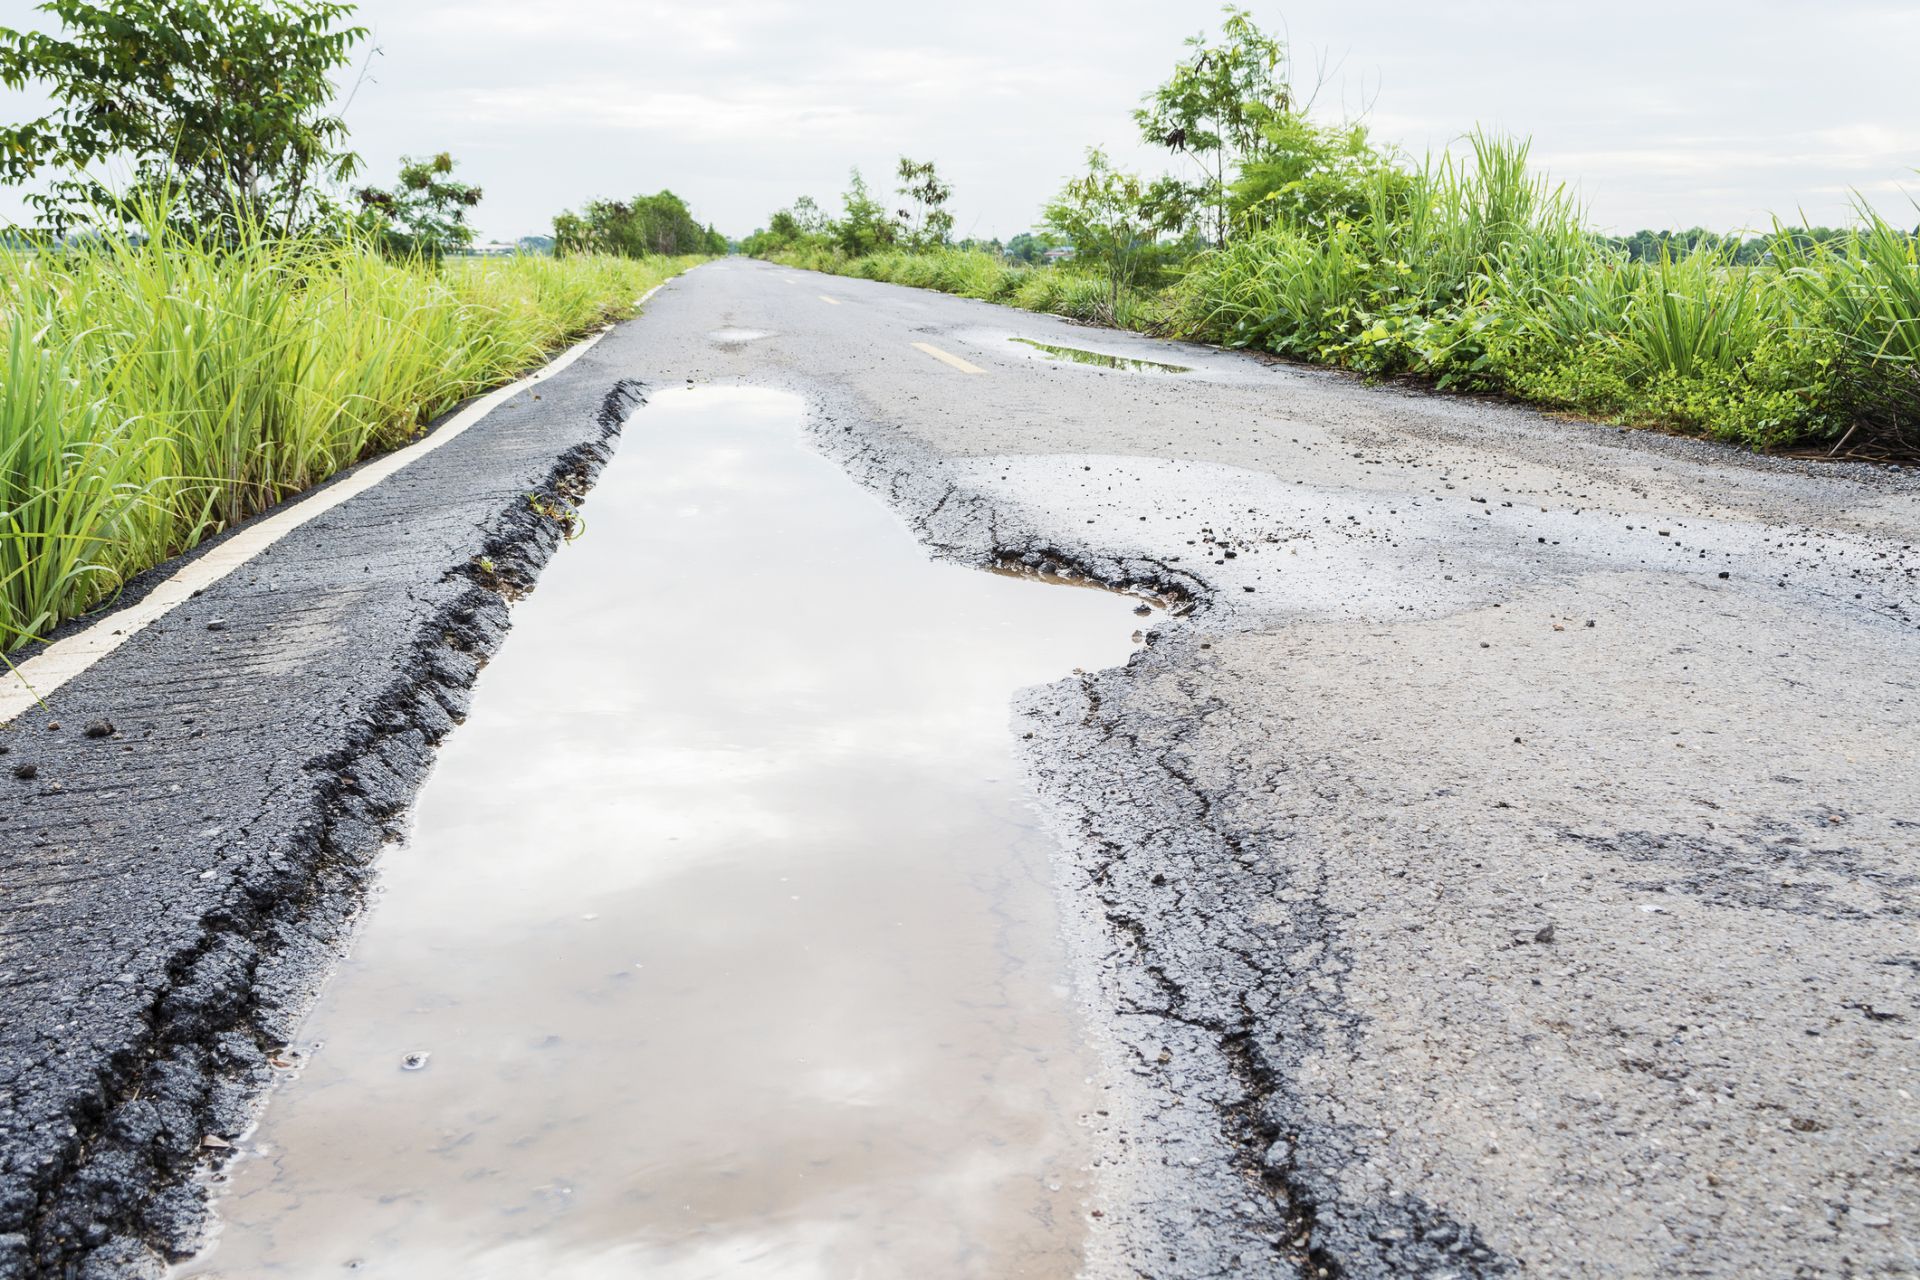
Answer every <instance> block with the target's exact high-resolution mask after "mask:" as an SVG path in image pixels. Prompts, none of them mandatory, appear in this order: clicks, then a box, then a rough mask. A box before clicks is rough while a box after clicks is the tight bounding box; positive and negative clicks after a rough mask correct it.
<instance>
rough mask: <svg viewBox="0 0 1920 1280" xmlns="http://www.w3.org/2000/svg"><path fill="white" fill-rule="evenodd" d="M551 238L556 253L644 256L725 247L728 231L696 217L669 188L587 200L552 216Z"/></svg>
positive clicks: (713, 251)
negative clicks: (724, 232) (575, 209)
mask: <svg viewBox="0 0 1920 1280" xmlns="http://www.w3.org/2000/svg"><path fill="white" fill-rule="evenodd" d="M553 238H554V252H556V253H559V254H569V253H610V254H616V255H618V256H621V257H627V258H644V257H648V256H650V255H653V254H668V255H673V254H683V253H725V252H726V251H727V248H726V246H727V242H726V237H724V236H722V235H720V233H719V232H717V231H714V230H713V229H712V228H711V227H702V226H701V225H700V224H699V223H698V222H695V221H694V220H693V213H692V212H691V211H690V210H689V209H688V208H687V205H686V202H685V201H684V200H682V199H681V198H680V197H679V196H677V195H675V194H673V192H671V191H662V192H659V193H657V194H655V195H650V196H635V197H634V198H633V199H631V200H591V201H589V202H588V203H587V204H586V206H585V207H584V208H583V209H582V211H581V212H579V213H572V212H568V213H563V214H560V215H559V216H558V217H556V218H554V220H553ZM716 243H717V244H718V246H719V247H718V248H717V249H716V248H715V247H714V246H715V244H716Z"/></svg>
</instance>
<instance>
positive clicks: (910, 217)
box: [899, 156, 953, 249]
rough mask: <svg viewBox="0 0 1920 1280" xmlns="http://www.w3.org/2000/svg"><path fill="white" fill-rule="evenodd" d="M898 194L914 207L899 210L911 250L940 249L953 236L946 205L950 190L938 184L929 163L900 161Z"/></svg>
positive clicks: (938, 178)
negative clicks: (937, 246) (938, 246)
mask: <svg viewBox="0 0 1920 1280" xmlns="http://www.w3.org/2000/svg"><path fill="white" fill-rule="evenodd" d="M899 175H900V194H901V195H903V196H905V197H907V199H909V200H911V201H912V202H913V203H912V205H911V206H910V207H908V208H905V209H902V210H900V224H901V226H902V228H903V230H904V232H905V235H906V240H907V244H908V246H909V247H910V248H914V249H926V248H931V247H933V246H935V245H943V244H945V243H946V242H947V239H948V237H950V236H951V235H952V234H953V215H952V214H951V213H949V212H947V208H946V204H947V200H948V198H949V197H951V196H952V195H953V188H952V187H951V186H949V185H948V184H947V183H945V182H943V181H941V179H940V175H939V173H937V172H936V171H935V170H934V167H933V161H931V160H925V161H920V160H909V159H907V157H905V156H901V157H900V169H899Z"/></svg>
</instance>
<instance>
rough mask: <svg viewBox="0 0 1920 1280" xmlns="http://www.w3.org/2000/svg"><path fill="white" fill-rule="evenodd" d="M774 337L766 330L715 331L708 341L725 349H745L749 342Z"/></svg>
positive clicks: (710, 334) (708, 336) (709, 335)
mask: <svg viewBox="0 0 1920 1280" xmlns="http://www.w3.org/2000/svg"><path fill="white" fill-rule="evenodd" d="M772 336H773V334H771V333H769V332H768V331H767V330H765V329H715V330H714V331H713V332H712V333H709V334H708V335H707V339H708V341H710V342H713V343H716V344H718V345H720V346H723V347H744V346H745V345H747V343H749V342H758V341H760V339H762V338H771V337H772Z"/></svg>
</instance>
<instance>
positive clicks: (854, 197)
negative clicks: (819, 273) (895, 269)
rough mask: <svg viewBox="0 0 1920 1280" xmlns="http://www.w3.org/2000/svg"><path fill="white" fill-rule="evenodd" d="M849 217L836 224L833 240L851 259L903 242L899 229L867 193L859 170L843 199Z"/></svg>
mask: <svg viewBox="0 0 1920 1280" xmlns="http://www.w3.org/2000/svg"><path fill="white" fill-rule="evenodd" d="M840 204H841V207H842V208H843V209H845V210H846V216H845V217H844V218H842V219H840V221H838V222H836V223H834V224H833V238H834V241H835V242H836V243H837V244H838V245H839V247H840V250H841V251H842V252H843V253H845V254H846V255H847V256H848V257H850V258H858V257H860V256H861V255H863V254H868V253H872V252H874V251H875V250H876V249H882V248H885V247H886V246H888V245H890V244H892V243H893V242H894V241H895V240H896V239H898V238H899V230H900V229H899V228H898V227H897V226H895V225H894V222H893V219H891V218H889V217H888V216H887V211H886V209H884V208H883V207H881V204H880V202H879V201H878V200H875V199H874V198H873V196H872V195H871V194H870V193H869V192H868V191H867V180H866V179H865V178H863V177H861V176H860V171H859V170H858V169H855V170H854V171H853V174H852V176H851V177H850V178H849V179H848V182H847V190H846V192H845V194H843V195H842V196H841V197H840Z"/></svg>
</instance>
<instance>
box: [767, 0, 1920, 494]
mask: <svg viewBox="0 0 1920 1280" xmlns="http://www.w3.org/2000/svg"><path fill="white" fill-rule="evenodd" d="M1311 105H1312V104H1311V101H1310V100H1307V99H1303V98H1302V97H1301V96H1300V95H1298V94H1297V93H1296V91H1295V89H1294V86H1293V85H1292V83H1291V81H1290V79H1289V76H1288V63H1287V56H1286V48H1285V46H1284V45H1283V44H1282V43H1281V42H1280V41H1278V40H1276V39H1274V38H1272V37H1270V36H1268V35H1267V34H1266V33H1264V32H1262V31H1261V30H1260V29H1259V28H1258V27H1257V26H1256V25H1255V24H1254V23H1253V21H1252V19H1251V18H1250V17H1249V16H1248V15H1247V14H1246V13H1244V12H1242V11H1240V10H1237V9H1232V8H1229V9H1228V10H1227V11H1226V19H1225V22H1224V24H1223V27H1222V30H1221V32H1220V33H1219V35H1218V37H1217V38H1209V37H1196V38H1194V39H1193V40H1192V41H1189V43H1188V48H1187V51H1186V55H1185V56H1184V57H1183V58H1182V59H1181V60H1180V62H1179V63H1178V65H1177V66H1176V67H1175V69H1174V72H1173V74H1172V75H1171V76H1170V77H1169V79H1168V80H1167V81H1166V82H1165V83H1164V84H1162V85H1160V86H1158V87H1157V88H1155V89H1154V90H1153V91H1152V92H1150V93H1149V94H1148V95H1147V96H1146V98H1145V99H1144V101H1143V105H1142V106H1141V107H1140V109H1139V110H1138V111H1137V112H1136V113H1135V119H1136V122H1137V123H1138V125H1139V127H1140V130H1141V134H1142V136H1143V138H1144V139H1146V140H1147V141H1148V142H1151V143H1153V144H1155V145H1157V146H1161V147H1164V148H1165V149H1166V150H1167V151H1168V152H1169V154H1170V155H1172V156H1175V157H1178V158H1179V159H1180V160H1181V161H1182V162H1183V164H1184V169H1185V173H1184V174H1182V175H1175V174H1169V175H1164V176H1160V177H1153V178H1148V177H1143V176H1140V175H1136V174H1130V173H1125V172H1122V171H1119V170H1117V169H1116V168H1115V167H1114V166H1113V165H1112V164H1111V163H1110V161H1109V160H1108V158H1107V157H1106V156H1105V155H1104V154H1103V153H1102V152H1100V151H1098V150H1094V151H1090V152H1089V153H1088V156H1087V164H1086V168H1085V169H1084V171H1083V172H1082V173H1080V174H1078V175H1076V176H1074V177H1073V178H1071V179H1069V180H1068V181H1067V183H1066V184H1065V186H1064V187H1063V188H1062V189H1061V191H1060V192H1059V194H1058V195H1057V196H1056V197H1055V198H1054V199H1053V200H1052V201H1050V202H1048V204H1047V205H1046V206H1045V209H1044V212H1043V214H1042V225H1043V228H1044V230H1043V231H1042V232H1041V234H1040V235H1038V236H1036V235H1033V234H1028V235H1027V236H1025V237H1024V241H1025V243H1022V244H1020V245H1019V249H1020V251H1019V252H1014V251H1012V250H1013V245H1012V244H1010V245H1009V246H1005V247H1003V246H1001V245H999V244H997V243H987V244H979V243H973V242H966V243H962V244H958V245H955V244H953V243H951V242H950V241H949V240H948V239H947V238H946V237H944V236H933V237H929V236H928V235H926V234H925V232H924V230H921V231H918V232H914V231H911V230H910V229H912V228H924V227H925V225H926V223H925V220H924V218H919V219H916V218H914V217H913V216H912V211H911V210H908V209H903V210H901V211H900V212H898V213H896V214H893V215H887V214H886V213H885V212H884V211H883V210H881V208H880V206H879V205H878V204H877V202H876V201H874V199H873V198H872V196H871V195H870V193H869V192H868V190H867V188H866V185H865V183H864V182H862V181H861V180H860V178H859V175H858V174H855V177H854V182H853V184H852V186H851V187H850V189H849V190H848V192H847V193H846V195H845V196H844V197H843V198H842V207H843V209H844V213H843V215H842V216H840V217H837V218H835V217H829V216H827V215H825V214H824V213H823V212H822V211H821V210H820V209H819V208H818V207H817V206H816V205H815V204H814V203H813V202H812V201H811V200H806V199H803V200H801V201H799V202H797V203H796V204H795V205H794V206H793V207H791V208H789V209H786V210H782V211H780V212H779V213H776V214H775V215H774V216H773V218H772V219H771V220H770V222H769V224H768V226H767V227H766V228H765V229H764V230H762V231H758V232H756V233H755V234H754V235H753V236H752V237H750V238H749V239H748V240H747V241H746V242H745V243H744V244H743V248H745V249H746V250H747V251H748V252H750V253H755V254H758V255H760V256H763V257H769V258H773V259H776V260H778V261H781V262H783V263H787V264H790V265H794V266H799V267H806V268H811V269H814V270H822V271H832V272H837V273H841V274H848V275H857V276H863V277H866V278H869V279H875V280H887V281H892V282H895V283H900V284H908V285H916V286H920V287H923V288H933V289H940V290H944V291H946V292H951V293H957V294H963V295H966V296H968V297H974V298H982V299H985V300H988V301H992V302H1002V303H1008V304H1011V305H1014V306H1019V307H1025V308H1027V309H1030V310H1035V311H1046V312H1052V313H1055V314H1059V315H1063V316H1067V317H1069V318H1072V319H1076V320H1081V321H1086V322H1089V323H1096V324H1108V325H1118V326H1120V327H1124V328H1130V329H1137V330H1141V331H1144V332H1149V333H1154V334H1159V335H1162V336H1168V337H1176V338H1188V339H1196V340H1200V341H1206V342H1215V343H1220V344H1223V345H1226V346H1230V347H1240V348H1248V349H1253V350H1260V351H1267V352H1272V353H1274V354H1277V355H1281V356H1286V357H1289V358H1292V359H1298V360H1304V361H1310V362H1313V363H1316V364H1325V365H1331V366H1335V367H1338V368H1344V369H1351V370H1354V371H1357V372H1360V373H1363V374H1367V375H1372V376H1379V377H1389V376H1412V377H1416V378H1421V379H1425V380H1428V381H1429V382H1431V383H1432V384H1434V385H1436V386H1438V387H1440V388H1444V389H1451V390H1462V391H1480V392H1493V393H1499V394H1504V395H1508V396H1513V397H1517V398H1520V399H1524V400H1527V401H1530V402H1533V403H1536V404H1539V405H1542V406H1545V407H1549V408H1553V409H1561V410H1567V411H1572V412H1576V413H1579V414H1583V415H1587V416H1592V417H1597V418H1602V419H1605V420H1609V421H1615V422H1620V423H1624V424H1630V425H1636V426H1651V427H1663V428H1667V429H1673V430H1679V431H1685V432H1691V433H1697V434H1702V435H1707V436H1711V437H1714V438H1717V439H1722V440H1728V441H1735V442H1739V443H1742V444H1745V445H1749V446H1752V447H1755V448H1787V447H1810V446H1820V447H1825V448H1829V449H1836V450H1837V449H1841V448H1844V449H1846V450H1848V451H1850V452H1857V453H1879V454H1898V455H1903V456H1913V455H1914V454H1916V453H1920V236H1917V234H1916V233H1915V232H1912V231H1909V230H1908V229H1906V228H1902V227H1898V226H1895V225H1894V224H1892V223H1890V222H1888V221H1887V220H1886V219H1885V218H1884V217H1883V216H1881V215H1880V214H1879V213H1877V212H1875V211H1874V210H1873V209H1872V208H1871V207H1869V206H1867V205H1866V204H1865V203H1864V202H1862V203H1860V204H1859V205H1858V206H1857V209H1856V214H1857V222H1856V225H1855V226H1853V227H1850V228H1845V229H1842V230H1838V231H1836V230H1833V229H1830V228H1815V227H1804V226H1801V227H1796V226H1788V225H1785V224H1782V225H1779V226H1776V227H1775V228H1774V229H1773V230H1772V231H1771V232H1769V233H1768V234H1765V235H1762V236H1757V237H1748V238H1745V239H1742V238H1740V237H1737V236H1718V235H1713V234H1711V233H1706V232H1701V231H1699V230H1697V229H1696V230H1695V231H1693V232H1686V233H1680V234H1678V235H1667V234H1665V233H1647V232H1642V233H1638V234H1637V235H1636V236H1634V237H1630V238H1627V239H1624V240H1618V239H1612V238H1609V237H1607V236H1604V235H1601V234H1598V233H1597V232H1595V231H1594V230H1593V229H1592V228H1591V227H1590V225H1589V224H1588V221H1587V217H1586V211H1585V209H1584V208H1583V207H1582V205H1581V204H1580V202H1579V201H1578V199H1577V198H1576V197H1575V195H1574V194H1573V193H1572V192H1571V191H1569V190H1568V189H1567V188H1565V187H1563V186H1561V185H1558V184H1556V183H1554V182H1553V181H1551V180H1549V179H1548V178H1546V177H1544V176H1542V175H1540V174H1538V173H1535V172H1534V171H1533V170H1532V169H1531V168H1530V167H1529V164H1528V146H1527V144H1526V142H1524V141H1521V140H1516V139H1511V138H1504V137H1497V136H1492V135H1487V134H1482V133H1475V134H1472V135H1470V136H1469V137H1468V138H1467V139H1466V143H1467V145H1466V146H1465V147H1464V148H1462V149H1461V154H1459V155H1453V154H1446V155H1441V156H1437V157H1428V158H1426V159H1424V160H1419V161H1416V160H1414V159H1412V158H1410V157H1409V156H1407V155H1405V154H1404V153H1402V152H1401V151H1400V150H1398V149H1397V148H1395V147H1393V146H1391V145H1388V144H1385V143H1382V142H1380V141H1378V140H1376V139H1375V138H1373V137H1372V136H1371V135H1370V134H1369V132H1368V131H1367V129H1366V128H1365V127H1364V126H1363V125H1361V124H1357V123H1352V122H1346V123H1331V122H1327V121H1323V120H1320V119H1318V118H1316V117H1315V116H1314V115H1313V114H1312V113H1311V110H1310V108H1311ZM910 163H911V162H908V161H904V160H903V161H902V172H903V174H904V173H905V171H906V167H907V166H908V165H909V164H910ZM927 168H928V171H929V172H931V166H927ZM941 190H942V193H943V194H942V196H941V200H942V203H944V200H945V198H946V195H945V188H944V185H942V188H941ZM902 194H903V196H908V195H911V193H910V191H909V190H908V189H907V187H906V186H905V185H904V184H903V187H902ZM1022 239H1023V238H1022V237H1016V241H1020V240H1022ZM1068 246H1070V249H1071V254H1070V256H1065V255H1063V254H1062V252H1061V251H1062V249H1063V248H1064V247H1068ZM1049 250H1051V251H1052V252H1051V255H1050V254H1049ZM1049 256H1052V257H1054V258H1057V259H1060V260H1059V261H1056V262H1054V263H1053V264H1052V265H1044V264H1046V263H1047V261H1048V258H1049Z"/></svg>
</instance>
